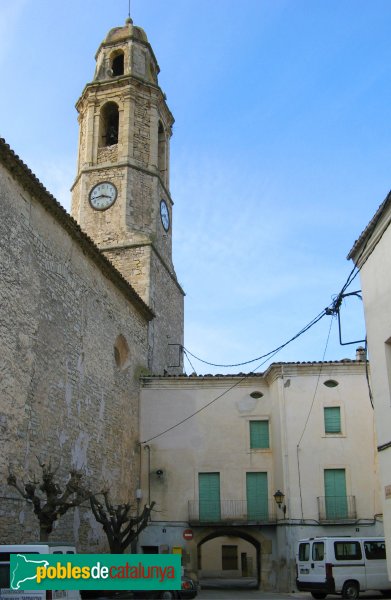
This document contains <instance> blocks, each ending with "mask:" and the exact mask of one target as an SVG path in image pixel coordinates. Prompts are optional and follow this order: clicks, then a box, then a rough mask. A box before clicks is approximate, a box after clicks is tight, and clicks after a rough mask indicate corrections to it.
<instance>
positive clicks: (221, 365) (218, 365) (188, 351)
mask: <svg viewBox="0 0 391 600" xmlns="http://www.w3.org/2000/svg"><path fill="white" fill-rule="evenodd" d="M332 306H333V304H331V305H330V307H327V308H324V309H323V310H322V312H320V313H319V314H318V315H317V316H316V317H315V318H314V319H312V321H310V322H309V323H307V325H305V326H304V327H303V328H302V329H301V330H300V331H299V332H298V333H296V335H294V336H293V337H291V338H290V339H289V340H288V341H287V342H284V343H283V344H281V346H278V347H277V348H274V350H271V351H270V352H267V353H266V354H262V355H261V356H257V357H256V358H253V359H251V360H247V361H245V362H241V363H234V364H226V365H225V364H218V363H212V362H209V361H207V360H204V359H202V358H200V357H199V356H196V355H195V354H193V353H192V352H190V350H188V349H187V348H185V347H184V346H183V347H182V350H183V352H185V353H187V354H190V356H192V357H193V358H195V360H198V361H199V362H202V363H204V364H205V365H209V366H211V367H227V368H228V367H242V366H243V365H249V364H251V363H253V362H256V361H258V360H262V359H263V358H267V357H270V356H271V355H273V354H274V353H275V352H279V351H280V350H282V349H283V348H285V346H287V345H288V344H290V343H291V342H293V341H294V340H296V339H297V338H298V337H300V336H301V335H303V333H305V332H306V331H308V329H310V328H311V327H313V326H314V325H316V323H318V321H320V320H321V319H322V318H323V317H324V316H325V315H327V314H329V312H328V311H329V310H332V309H331V307H332Z"/></svg>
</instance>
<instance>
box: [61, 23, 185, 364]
mask: <svg viewBox="0 0 391 600" xmlns="http://www.w3.org/2000/svg"><path fill="white" fill-rule="evenodd" d="M95 58H96V69H95V74H94V78H93V81H92V82H91V83H88V84H87V85H86V86H85V88H84V90H83V92H82V95H81V97H80V98H79V100H78V101H77V103H76V108H77V110H78V112H79V125H80V129H79V152H78V164H77V175H76V179H75V183H74V185H73V187H72V211H71V212H72V216H73V217H74V218H75V219H76V220H77V221H78V223H79V224H80V226H81V228H82V229H83V230H84V231H85V232H86V233H87V234H88V235H89V236H90V237H91V238H92V239H93V240H94V241H95V243H96V244H97V245H98V246H99V248H100V249H101V251H102V252H103V253H104V254H105V255H106V256H107V258H109V259H110V261H111V262H112V263H113V264H114V265H115V267H116V268H117V269H118V270H119V271H120V272H121V273H122V275H123V276H124V277H125V279H127V280H128V281H129V282H130V283H131V285H132V286H133V287H134V288H135V290H136V291H137V292H138V294H139V295H140V296H141V297H142V299H143V300H144V301H145V302H146V303H147V304H148V305H149V306H150V307H151V308H152V309H153V311H154V312H155V315H156V317H155V319H154V320H153V321H152V323H151V326H150V335H149V346H150V347H149V353H150V361H149V363H150V369H151V371H152V372H154V373H162V372H163V371H164V370H165V371H168V372H171V373H178V372H181V370H182V359H181V357H180V351H179V349H180V348H181V346H182V344H183V297H184V293H183V290H182V288H181V287H180V285H179V283H178V281H177V278H176V274H175V270H174V265H173V262H172V221H173V201H172V198H171V194H170V181H169V156H170V153H169V144H170V138H171V135H172V125H173V123H174V118H173V116H172V114H171V112H170V110H169V108H168V106H167V103H166V97H165V94H164V93H163V91H162V90H161V88H160V87H159V84H158V74H159V70H160V69H159V65H158V62H157V60H156V57H155V54H154V52H153V49H152V47H151V45H150V44H149V42H148V39H147V36H146V34H145V32H144V31H143V29H141V27H136V26H135V25H133V21H132V19H131V18H130V16H129V17H128V18H127V19H126V23H125V25H124V26H123V27H115V28H113V29H111V30H110V31H109V33H108V34H107V36H106V38H105V39H104V41H103V42H102V43H101V44H100V46H99V48H98V50H97V53H96V56H95ZM174 365H175V366H174Z"/></svg>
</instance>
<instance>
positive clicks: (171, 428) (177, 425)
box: [141, 309, 330, 444]
mask: <svg viewBox="0 0 391 600" xmlns="http://www.w3.org/2000/svg"><path fill="white" fill-rule="evenodd" d="M325 311H326V309H325V310H324V311H322V312H321V313H320V314H319V315H318V316H317V317H315V319H313V320H312V321H311V322H310V323H308V325H306V326H305V327H303V329H302V330H301V331H299V333H297V334H296V335H295V336H293V337H292V338H291V339H290V340H288V341H287V342H285V344H282V345H281V346H279V347H278V348H276V349H275V350H272V351H271V352H268V353H267V354H265V355H264V356H262V357H259V358H265V360H263V361H262V362H261V363H260V364H259V365H257V366H256V367H255V368H254V369H253V370H252V371H250V372H249V373H247V374H246V375H243V377H241V378H240V379H239V380H238V381H236V382H235V383H234V384H233V385H231V386H229V387H228V388H227V389H226V390H224V392H222V393H221V394H219V395H218V396H216V398H213V400H211V401H210V402H208V403H207V404H205V405H204V406H201V408H199V409H198V410H196V411H195V412H193V413H191V414H190V415H188V416H187V417H185V418H184V419H182V420H181V421H178V422H177V423H175V424H174V425H171V427H168V428H167V429H165V430H164V431H161V432H160V433H158V434H156V435H154V436H152V437H150V438H149V439H147V440H144V441H143V442H141V444H148V443H149V442H151V441H152V440H156V439H157V438H159V437H161V436H162V435H164V434H166V433H168V432H169V431H172V430H173V429H175V428H176V427H179V425H182V424H183V423H186V421H189V420H190V419H192V418H193V417H195V416H196V415H198V414H199V413H200V412H202V411H203V410H205V409H206V408H208V407H209V406H211V405H212V404H214V403H215V402H216V401H217V400H219V399H220V398H222V397H223V396H225V395H226V394H228V393H229V392H230V391H231V390H233V389H234V388H236V387H237V386H238V385H240V384H241V383H242V382H243V381H245V380H246V379H248V378H249V377H251V375H253V374H254V373H255V372H256V371H258V369H260V368H261V367H262V366H263V365H264V364H265V363H266V362H268V360H269V359H270V358H273V356H275V355H276V354H277V353H278V352H280V350H281V349H282V348H284V347H285V346H287V345H288V344H289V343H290V342H292V341H293V340H295V339H297V338H298V337H299V336H300V335H303V333H305V332H306V331H308V329H310V328H311V327H313V326H314V325H316V323H318V322H319V321H320V320H321V319H322V318H323V317H324V316H325V315H326V314H327V313H326V312H325ZM329 336H330V333H329ZM192 356H193V355H192Z"/></svg>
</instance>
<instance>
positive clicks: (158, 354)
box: [149, 251, 184, 375]
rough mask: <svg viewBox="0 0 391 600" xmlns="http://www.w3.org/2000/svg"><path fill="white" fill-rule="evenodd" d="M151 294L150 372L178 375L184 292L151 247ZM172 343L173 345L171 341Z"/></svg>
mask: <svg viewBox="0 0 391 600" xmlns="http://www.w3.org/2000/svg"><path fill="white" fill-rule="evenodd" d="M151 265H152V266H151V269H152V273H153V276H152V277H151V297H152V310H153V311H154V313H155V315H156V317H155V319H154V320H153V321H151V322H150V324H149V347H150V349H151V352H152V359H151V360H152V364H153V372H154V373H159V374H164V372H165V371H168V373H170V374H174V375H178V374H179V373H182V371H183V362H182V349H181V348H180V347H179V345H180V346H182V345H183V328H184V293H183V291H182V289H181V288H180V287H179V286H178V283H177V281H176V279H174V278H173V277H171V276H170V275H169V273H168V272H167V268H166V266H165V265H164V263H163V262H162V261H161V259H160V257H159V256H158V255H157V254H156V252H154V251H152V256H151ZM171 344H174V345H171Z"/></svg>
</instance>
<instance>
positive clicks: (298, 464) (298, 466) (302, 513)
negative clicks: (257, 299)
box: [296, 319, 333, 519]
mask: <svg viewBox="0 0 391 600" xmlns="http://www.w3.org/2000/svg"><path fill="white" fill-rule="evenodd" d="M332 325H333V319H331V322H330V327H329V332H328V335H327V339H326V345H325V349H324V352H323V358H322V362H321V365H320V369H319V375H318V379H317V380H316V386H315V391H314V395H313V397H312V402H311V406H310V410H309V412H308V415H307V420H306V422H305V424H304V428H303V431H302V434H301V436H300V439H299V441H298V443H297V445H296V460H297V473H298V483H299V493H300V510H301V518H302V519H304V511H303V496H302V493H301V473H300V457H299V449H300V448H299V447H300V443H301V440H302V439H303V436H304V433H305V430H306V428H307V424H308V421H309V418H310V415H311V412H312V408H313V406H314V402H315V398H316V394H317V391H318V387H319V381H320V376H321V374H322V369H323V363H324V359H325V356H326V352H327V347H328V345H329V340H330V334H331V327H332Z"/></svg>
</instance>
